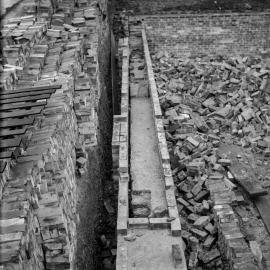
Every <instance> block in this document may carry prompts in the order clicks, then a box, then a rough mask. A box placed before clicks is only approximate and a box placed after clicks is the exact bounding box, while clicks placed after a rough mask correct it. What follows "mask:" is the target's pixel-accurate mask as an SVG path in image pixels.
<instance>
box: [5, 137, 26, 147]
mask: <svg viewBox="0 0 270 270" xmlns="http://www.w3.org/2000/svg"><path fill="white" fill-rule="evenodd" d="M21 142H22V139H21V138H16V139H7V140H1V141H0V148H1V149H4V148H10V147H18V146H20V144H21Z"/></svg>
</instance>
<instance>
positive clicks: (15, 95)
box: [0, 89, 55, 100]
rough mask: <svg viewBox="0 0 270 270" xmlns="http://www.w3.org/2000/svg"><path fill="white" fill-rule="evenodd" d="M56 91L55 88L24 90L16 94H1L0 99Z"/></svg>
mask: <svg viewBox="0 0 270 270" xmlns="http://www.w3.org/2000/svg"><path fill="white" fill-rule="evenodd" d="M52 93H55V90H54V89H52V90H43V91H37V92H35V91H32V92H23V93H14V94H6V95H4V94H1V95H0V100H3V99H7V98H18V97H29V96H37V95H43V94H52Z"/></svg>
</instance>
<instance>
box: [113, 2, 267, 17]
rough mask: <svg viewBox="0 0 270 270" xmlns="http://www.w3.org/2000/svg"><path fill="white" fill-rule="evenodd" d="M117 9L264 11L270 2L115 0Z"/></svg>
mask: <svg viewBox="0 0 270 270" xmlns="http://www.w3.org/2000/svg"><path fill="white" fill-rule="evenodd" d="M115 7H116V10H117V11H123V10H129V11H132V12H133V13H134V14H137V15H138V14H161V13H168V12H169V13H172V12H178V11H198V12H201V11H204V12H205V11H228V10H231V11H237V12H238V11H239V12H243V11H245V10H249V11H250V10H252V11H263V10H264V11H265V10H266V9H269V8H270V2H269V1H267V0H265V1H263V0H237V1H235V0H218V1H215V0H189V1H187V0H166V1H164V0H118V1H116V0H115Z"/></svg>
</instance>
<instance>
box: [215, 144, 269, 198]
mask: <svg viewBox="0 0 270 270" xmlns="http://www.w3.org/2000/svg"><path fill="white" fill-rule="evenodd" d="M217 154H218V156H219V157H221V158H223V157H224V155H225V156H226V157H227V158H228V159H230V160H231V165H230V166H229V167H228V168H229V170H230V172H231V173H232V175H233V176H234V178H235V180H236V182H237V183H238V184H239V185H240V186H242V188H243V189H244V190H245V191H246V192H247V193H248V195H249V196H250V197H256V196H262V195H265V194H267V191H266V189H264V188H263V187H262V186H261V184H260V182H259V181H258V180H257V179H258V177H257V176H256V174H255V170H254V169H253V164H251V160H252V159H254V156H253V154H252V153H251V151H250V150H248V149H245V150H244V149H243V148H242V147H240V146H237V145H229V144H221V145H220V147H219V149H218V152H217ZM240 157H241V158H240Z"/></svg>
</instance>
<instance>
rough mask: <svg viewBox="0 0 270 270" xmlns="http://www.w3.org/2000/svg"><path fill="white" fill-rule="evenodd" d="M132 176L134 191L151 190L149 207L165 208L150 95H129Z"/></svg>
mask: <svg viewBox="0 0 270 270" xmlns="http://www.w3.org/2000/svg"><path fill="white" fill-rule="evenodd" d="M130 136H131V137H130V144H131V160H130V163H131V179H132V181H133V182H132V189H133V190H144V189H148V190H151V206H152V209H154V208H155V207H162V208H167V203H166V200H165V193H164V183H163V179H162V168H161V164H160V161H159V153H158V146H157V140H156V134H155V129H154V123H153V118H152V108H151V103H150V98H148V97H133V98H131V132H130Z"/></svg>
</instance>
